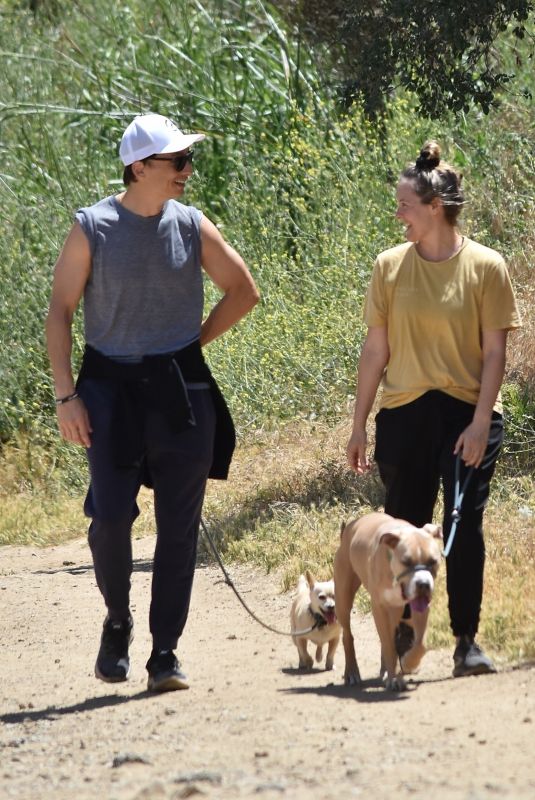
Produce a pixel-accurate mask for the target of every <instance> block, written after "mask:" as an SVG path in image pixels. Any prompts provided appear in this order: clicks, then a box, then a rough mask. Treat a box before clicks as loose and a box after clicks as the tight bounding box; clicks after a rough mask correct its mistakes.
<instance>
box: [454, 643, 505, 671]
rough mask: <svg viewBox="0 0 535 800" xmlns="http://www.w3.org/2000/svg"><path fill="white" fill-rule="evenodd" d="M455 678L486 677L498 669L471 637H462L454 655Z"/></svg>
mask: <svg viewBox="0 0 535 800" xmlns="http://www.w3.org/2000/svg"><path fill="white" fill-rule="evenodd" d="M453 665H454V666H453V677H454V678H463V677H465V676H467V675H486V674H489V673H491V672H496V667H495V666H494V664H493V663H492V661H491V660H490V658H489V657H488V656H486V655H485V653H484V652H483V650H482V649H481V647H480V646H479V645H478V644H476V643H475V642H474V640H473V639H472V637H471V636H461V637H460V639H459V644H458V645H457V647H456V648H455V652H454V653H453Z"/></svg>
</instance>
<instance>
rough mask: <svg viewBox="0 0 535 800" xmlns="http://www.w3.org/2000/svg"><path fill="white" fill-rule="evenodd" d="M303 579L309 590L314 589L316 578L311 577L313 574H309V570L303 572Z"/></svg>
mask: <svg viewBox="0 0 535 800" xmlns="http://www.w3.org/2000/svg"><path fill="white" fill-rule="evenodd" d="M305 577H306V579H307V583H308V585H309V586H310V588H311V589H313V588H314V584H315V583H316V578H315V577H314V575H313V574H312V573H311V572H310V570H309V569H307V570H306V572H305Z"/></svg>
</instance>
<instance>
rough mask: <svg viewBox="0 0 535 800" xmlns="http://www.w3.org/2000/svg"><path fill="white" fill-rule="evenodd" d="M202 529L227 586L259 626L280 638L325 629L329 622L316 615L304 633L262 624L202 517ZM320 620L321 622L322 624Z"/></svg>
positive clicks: (303, 634)
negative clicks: (224, 560)
mask: <svg viewBox="0 0 535 800" xmlns="http://www.w3.org/2000/svg"><path fill="white" fill-rule="evenodd" d="M201 528H202V530H203V533H204V535H205V536H206V539H207V541H208V544H209V545H210V548H211V550H212V553H213V554H214V556H215V558H216V560H217V563H218V564H219V566H220V567H221V571H222V573H223V575H224V576H225V581H226V583H227V584H228V585H229V586H230V588H231V589H232V591H233V592H234V594H235V595H236V597H237V598H238V600H239V601H240V603H241V604H242V606H243V607H244V609H245V610H246V611H247V613H248V614H250V615H251V617H252V618H253V619H254V620H256V622H258V624H259V625H262V627H263V628H266V629H267V630H268V631H271V632H272V633H278V634H279V635H280V636H305V635H306V634H307V633H311V632H312V631H313V630H315V629H316V628H321V627H323V625H322V624H321V622H322V623H323V624H326V622H327V621H326V620H324V619H323V617H320V619H318V616H320V615H318V614H314V615H313V616H314V619H315V622H314V625H312V627H311V628H307V629H306V630H304V631H290V632H289V633H288V631H279V630H277V628H272V627H271V625H267V624H266V623H265V622H262V620H261V619H258V617H257V616H256V614H254V613H253V612H252V611H251V609H250V608H249V606H248V605H247V603H246V602H245V600H244V599H243V597H242V596H241V595H240V593H239V592H238V590H237V589H236V587H235V586H234V583H233V582H232V579H231V578H230V576H229V574H228V572H227V570H226V569H225V565H224V564H223V561H222V560H221V556H220V555H219V552H218V550H217V547H216V546H215V544H214V541H213V539H212V537H211V536H210V534H209V533H208V528H207V527H206V525H205V524H204V520H203V518H202V517H201ZM320 620H321V622H320Z"/></svg>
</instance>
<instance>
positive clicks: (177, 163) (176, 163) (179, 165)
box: [145, 150, 193, 172]
mask: <svg viewBox="0 0 535 800" xmlns="http://www.w3.org/2000/svg"><path fill="white" fill-rule="evenodd" d="M145 161H172V162H173V167H174V168H175V169H176V171H177V172H181V171H182V170H183V169H184V167H185V166H186V164H191V162H192V161H193V150H188V152H187V153H179V154H178V155H177V156H168V157H167V156H147V158H146V159H145Z"/></svg>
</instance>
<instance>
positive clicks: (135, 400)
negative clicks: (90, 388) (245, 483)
mask: <svg viewBox="0 0 535 800" xmlns="http://www.w3.org/2000/svg"><path fill="white" fill-rule="evenodd" d="M86 378H87V379H95V380H105V381H109V382H110V383H111V384H112V385H113V386H114V390H115V391H114V407H113V411H112V414H113V430H114V441H113V447H114V453H115V460H116V464H117V466H121V467H131V466H136V465H143V466H144V468H145V475H144V479H143V482H144V483H145V484H146V485H147V486H151V480H150V475H149V474H148V470H147V468H146V463H145V464H144V457H143V437H144V429H145V414H146V411H147V409H148V408H149V407H150V408H153V409H156V410H158V411H160V412H161V413H162V414H163V416H164V417H165V419H166V421H167V423H168V425H169V426H170V428H171V430H172V431H174V432H177V433H178V432H180V431H183V430H186V429H187V428H188V427H189V426H191V425H195V424H196V422H195V419H194V416H193V413H192V409H191V406H190V402H189V397H188V390H187V387H186V383H207V384H208V385H209V387H210V391H211V393H212V400H213V403H214V408H215V413H216V428H215V439H214V454H213V460H212V466H211V468H210V472H209V475H208V477H209V478H215V479H219V480H225V479H226V478H227V477H228V471H229V467H230V462H231V460H232V454H233V452H234V448H235V445H236V434H235V430H234V423H233V422H232V417H231V415H230V412H229V410H228V407H227V404H226V402H225V398H224V397H223V395H222V393H221V390H220V389H219V387H218V385H217V383H216V381H215V379H214V377H213V375H212V373H211V372H210V368H209V367H208V364H207V363H206V361H205V360H204V356H203V353H202V349H201V345H200V342H199V341H198V340H197V341H195V342H192V344H190V345H188V346H187V347H185V348H183V349H182V350H178V351H177V352H175V353H166V354H164V355H154V356H144V357H143V358H142V360H141V361H139V362H134V363H132V362H125V361H114V360H113V359H112V358H109V357H108V356H105V355H103V354H102V353H100V352H99V351H98V350H95V348H93V347H91V346H90V345H86V346H85V350H84V356H83V360H82V366H81V369H80V374H79V376H78V381H77V384H76V385H77V388H78V387H79V386H80V385H81V383H82V382H83V380H84V379H86Z"/></svg>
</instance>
